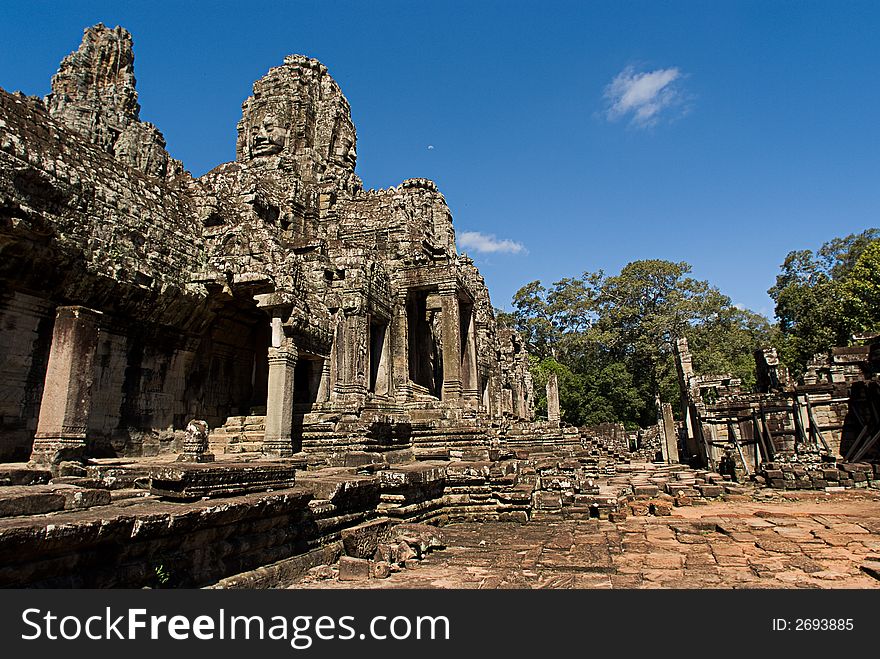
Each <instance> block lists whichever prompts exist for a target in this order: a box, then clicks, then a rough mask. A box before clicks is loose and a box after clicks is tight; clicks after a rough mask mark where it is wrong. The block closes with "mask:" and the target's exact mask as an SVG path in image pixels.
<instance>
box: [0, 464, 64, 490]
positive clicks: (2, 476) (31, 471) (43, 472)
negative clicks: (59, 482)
mask: <svg viewBox="0 0 880 659" xmlns="http://www.w3.org/2000/svg"><path fill="white" fill-rule="evenodd" d="M51 478H52V472H51V471H49V470H48V469H40V468H36V467H28V466H27V465H26V464H25V463H21V464H5V465H0V487H3V486H11V485H40V484H45V483H48V482H49V480H50V479H51Z"/></svg>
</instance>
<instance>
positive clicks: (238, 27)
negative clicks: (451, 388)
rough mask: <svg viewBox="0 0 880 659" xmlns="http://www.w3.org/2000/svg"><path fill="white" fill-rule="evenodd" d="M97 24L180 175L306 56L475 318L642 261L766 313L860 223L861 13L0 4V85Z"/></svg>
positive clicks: (23, 78) (871, 171) (869, 141)
mask: <svg viewBox="0 0 880 659" xmlns="http://www.w3.org/2000/svg"><path fill="white" fill-rule="evenodd" d="M99 21H102V22H104V23H105V24H107V25H110V26H114V25H117V24H118V25H123V26H124V27H126V28H128V29H129V30H130V31H131V32H132V35H133V37H134V42H135V57H136V59H135V73H136V76H137V80H138V92H139V97H140V103H141V108H142V109H141V118H142V119H144V120H146V121H151V122H153V123H155V124H156V125H157V126H158V127H159V128H160V130H162V132H163V133H164V135H165V137H166V139H167V142H168V148H169V151H170V152H171V153H172V155H173V156H174V157H177V158H180V159H181V160H183V161H184V163H185V165H186V166H187V168H188V169H190V170H191V171H192V172H193V173H194V174H196V175H200V174H202V173H204V172H205V171H207V170H209V169H211V168H212V167H214V166H216V165H217V164H220V163H222V162H226V161H229V160H233V159H234V157H235V125H236V122H237V121H238V119H239V117H240V112H241V103H242V101H243V100H244V99H245V98H246V97H247V96H248V95H249V93H250V89H251V84H252V83H253V81H254V80H256V79H257V78H259V77H261V76H262V75H263V74H264V73H265V72H266V71H267V70H268V69H269V68H270V67H272V66H276V65H278V64H280V63H281V62H282V59H283V57H284V55H286V54H289V53H302V54H305V55H309V56H312V57H317V58H318V59H320V60H321V61H322V62H323V63H324V64H326V65H327V66H328V68H329V69H330V72H331V74H332V75H333V76H334V77H335V78H336V80H337V81H338V82H339V83H340V85H341V87H342V89H343V91H344V93H345V94H346V96H347V98H348V99H349V101H350V103H351V106H352V114H353V118H354V121H355V125H356V126H357V130H358V173H359V174H360V176H361V178H362V179H363V180H364V184H365V186H366V187H376V188H378V187H387V186H390V185H395V184H397V183H399V182H400V181H402V180H403V179H406V178H411V177H427V178H431V179H433V180H435V181H436V182H437V183H438V185H439V186H440V189H441V190H442V191H443V193H444V194H445V196H446V199H447V201H448V203H449V205H450V207H451V208H452V212H453V216H454V218H455V224H456V229H457V232H458V236H459V242H460V243H462V242H466V243H468V244H469V245H470V247H469V249H468V252H469V253H470V254H471V255H472V256H473V257H474V258H475V259H476V261H477V263H478V265H479V266H480V269H481V271H482V272H483V274H484V275H485V277H486V280H487V282H488V284H489V287H490V291H491V293H492V298H493V302H494V303H495V304H496V306H500V307H505V308H509V306H510V299H511V296H512V294H513V293H514V292H515V291H516V290H517V289H518V288H519V287H520V286H521V285H523V284H525V283H527V282H529V281H531V280H534V279H540V280H542V281H543V282H545V283H550V282H553V281H555V280H557V279H559V278H562V277H566V276H574V275H577V274H579V273H580V272H583V271H584V270H597V269H600V268H601V269H604V270H605V271H606V272H612V273H616V272H617V271H618V270H619V269H620V268H621V267H622V266H623V265H625V264H626V263H627V262H629V261H631V260H635V259H643V258H663V259H670V260H675V261H679V260H683V261H687V262H689V263H691V264H692V265H693V267H694V274H695V275H696V276H697V277H699V278H701V279H708V280H709V281H710V282H711V283H713V284H714V285H716V286H718V287H719V288H720V289H721V290H722V291H723V292H725V293H726V294H728V295H729V296H730V297H731V298H732V299H733V301H734V302H735V303H737V304H740V305H744V306H747V307H749V308H752V309H754V310H756V311H759V312H762V313H765V314H771V315H772V302H771V300H770V299H769V298H768V297H767V295H766V290H767V288H769V287H770V286H771V285H772V284H773V282H774V279H775V276H776V273H777V272H778V268H779V264H780V263H781V262H782V261H783V259H784V258H785V255H786V253H787V252H788V251H789V250H792V249H804V248H815V247H818V246H819V245H820V244H821V243H823V242H824V241H826V240H828V239H830V238H832V237H834V236H839V235H845V234H848V233H851V232H854V231H861V230H863V229H865V228H867V227H870V226H877V225H880V217H878V215H880V214H878V210H880V121H878V119H880V76H878V72H877V65H878V63H880V38H878V36H877V35H878V34H880V3H877V2H873V1H871V2H783V1H781V0H776V1H773V2H767V1H761V2H722V1H718V2H654V1H646V2H586V1H580V2H553V1H552V0H551V1H548V2H542V3H537V2H534V1H530V2H517V1H511V0H508V1H506V2H454V1H451V0H450V1H438V2H421V3H413V2H411V1H410V2H383V1H381V0H373V1H371V2H366V1H363V2H329V1H323V2H320V1H315V2H277V1H276V2H272V3H262V2H251V3H242V2H228V3H225V2H213V3H204V4H199V3H197V2H187V3H170V2H152V3H150V4H147V3H124V2H119V1H117V2H103V3H97V2H76V3H74V2H51V3H45V2H18V1H14V0H5V1H4V2H3V3H2V5H0V25H2V26H3V30H2V33H3V39H2V40H0V87H3V88H4V89H6V90H8V91H14V90H22V91H24V92H25V93H28V94H35V95H41V96H42V95H45V94H46V93H47V92H48V90H49V80H50V77H51V76H52V74H53V73H54V72H55V70H56V68H57V65H58V62H59V61H60V60H61V59H62V58H63V57H64V56H65V55H67V54H68V53H69V52H71V51H73V50H75V49H76V47H77V46H78V44H79V41H80V38H81V36H82V30H83V28H85V27H86V26H88V25H92V24H94V23H97V22H99ZM429 147H432V148H429ZM465 233H468V236H467V239H466V240H462V238H463V237H464V234H465ZM491 236H494V237H495V242H492V241H491V240H488V239H487V238H486V237H491ZM505 241H506V242H505ZM499 243H500V245H499ZM493 247H497V251H494V252H491V251H490V252H487V251H478V249H480V248H481V249H483V250H486V249H491V248H493Z"/></svg>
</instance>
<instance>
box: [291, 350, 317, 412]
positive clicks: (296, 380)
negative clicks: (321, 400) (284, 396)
mask: <svg viewBox="0 0 880 659" xmlns="http://www.w3.org/2000/svg"><path fill="white" fill-rule="evenodd" d="M323 367H324V360H323V359H322V358H321V357H318V356H317V355H311V354H308V353H300V355H299V359H298V360H297V362H296V368H295V369H294V371H293V404H294V411H296V412H301V413H304V412H309V411H311V409H312V407H313V406H314V405H315V403H317V402H318V390H319V389H320V386H321V371H322V369H323Z"/></svg>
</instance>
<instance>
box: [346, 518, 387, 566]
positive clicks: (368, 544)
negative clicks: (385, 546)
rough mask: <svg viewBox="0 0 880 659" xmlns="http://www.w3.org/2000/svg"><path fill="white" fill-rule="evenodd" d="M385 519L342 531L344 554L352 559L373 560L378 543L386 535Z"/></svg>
mask: <svg viewBox="0 0 880 659" xmlns="http://www.w3.org/2000/svg"><path fill="white" fill-rule="evenodd" d="M388 528H389V523H388V520H387V519H376V520H372V521H370V522H365V523H363V524H358V525H357V526H353V527H351V528H348V529H343V530H342V546H343V547H345V553H346V555H348V556H352V557H354V558H366V559H369V558H373V556H375V554H376V551H377V550H378V548H379V541H380V540H381V539H382V538H384V537H385V536H386V535H387V533H388Z"/></svg>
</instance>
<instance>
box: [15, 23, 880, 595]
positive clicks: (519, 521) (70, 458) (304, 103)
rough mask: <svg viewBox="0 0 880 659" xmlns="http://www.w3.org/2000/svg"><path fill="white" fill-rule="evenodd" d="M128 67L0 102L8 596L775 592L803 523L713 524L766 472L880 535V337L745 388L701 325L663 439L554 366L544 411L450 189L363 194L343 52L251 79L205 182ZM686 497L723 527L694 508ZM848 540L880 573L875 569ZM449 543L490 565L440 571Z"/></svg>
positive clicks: (90, 37)
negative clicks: (602, 404)
mask: <svg viewBox="0 0 880 659" xmlns="http://www.w3.org/2000/svg"><path fill="white" fill-rule="evenodd" d="M133 67H134V56H133V50H132V40H131V37H130V35H129V34H128V32H126V31H125V30H123V29H121V28H118V27H117V28H114V29H108V28H106V27H104V26H102V25H98V26H95V27H93V28H89V29H87V30H86V31H85V36H84V38H83V41H82V45H81V46H80V48H79V50H77V51H76V52H74V53H73V54H71V55H70V56H68V57H67V58H65V59H64V61H63V62H62V63H61V67H60V69H59V71H58V73H57V75H56V76H55V77H54V78H53V79H52V92H51V93H50V94H49V95H48V97H47V98H46V99H45V100H43V99H39V98H33V97H27V96H24V95H22V94H19V93H14V94H13V93H8V92H6V91H3V90H2V89H0V587H9V586H15V587H23V586H28V587H130V588H131V587H135V588H141V587H151V588H153V587H221V588H224V587H229V588H237V587H287V586H298V585H301V584H303V585H314V583H316V582H318V581H320V582H321V583H323V584H324V585H327V586H328V587H332V586H334V585H336V584H337V582H348V581H359V580H368V579H369V580H375V579H386V580H387V581H388V582H394V584H395V585H399V584H400V583H401V579H402V580H403V583H408V584H410V585H416V586H419V587H423V586H424V585H425V584H426V582H425V581H420V580H419V579H420V577H419V573H420V571H421V570H422V569H423V568H424V569H425V572H424V573H422V574H429V575H430V574H431V570H432V569H434V570H435V573H434V574H435V576H433V577H430V576H429V577H427V578H428V579H429V582H427V583H430V585H432V586H436V585H441V586H442V585H451V586H455V587H460V586H466V587H475V586H474V584H475V583H476V584H478V585H477V586H476V587H484V586H485V587H493V586H494V587H512V586H514V585H515V586H517V587H519V586H526V587H542V588H543V587H594V586H595V587H612V586H613V587H627V588H629V587H641V585H642V584H643V583H644V584H646V585H648V586H650V587H654V586H655V585H656V584H658V583H660V584H662V585H664V586H672V587H695V586H700V585H706V586H711V587H718V584H719V583H721V580H722V578H723V579H724V581H723V583H725V584H733V585H743V584H745V585H749V584H752V585H754V584H755V583H758V584H760V585H765V584H767V583H769V584H770V585H774V584H775V585H777V586H778V585H785V584H789V583H792V582H791V580H790V578H791V577H792V575H791V574H789V573H788V572H784V573H783V572H781V575H782V576H781V577H780V579H779V580H778V581H775V582H774V581H772V579H773V578H774V577H773V576H772V574H771V572H773V570H770V568H769V567H768V565H776V564H777V563H778V561H777V560H776V558H774V557H773V556H772V555H771V554H772V553H773V552H774V551H775V549H774V548H778V547H779V543H780V540H784V541H785V542H786V543H788V545H786V547H787V548H786V549H783V550H781V551H785V552H788V551H789V550H791V551H794V550H795V549H792V545H793V541H792V537H793V536H789V535H786V536H785V537H784V538H783V537H781V536H780V538H776V537H775V536H770V535H769V534H770V533H771V532H770V531H767V530H766V527H768V526H771V522H768V521H764V520H759V521H758V523H757V526H754V525H751V522H754V520H749V519H747V520H745V521H741V520H738V513H736V514H735V516H736V517H737V519H734V520H733V521H731V520H727V519H722V518H721V517H719V516H718V515H721V514H725V515H727V514H728V513H730V507H731V506H734V505H736V502H749V501H752V500H755V499H756V498H757V499H759V500H760V497H762V496H764V495H763V490H766V489H768V488H765V487H763V486H764V485H769V486H770V487H771V488H775V489H777V490H779V489H783V490H789V489H806V488H807V487H809V488H812V489H821V490H823V494H824V493H825V492H824V491H829V494H830V490H838V489H839V490H843V489H847V490H848V491H861V493H862V494H863V495H865V497H866V502H865V506H866V507H867V506H868V505H874V510H875V513H872V515H873V517H871V518H870V519H868V520H867V522H865V523H864V524H865V526H864V527H863V528H862V532H863V536H870V538H871V539H872V540H873V541H874V542H875V543H876V538H877V534H878V533H880V518H878V517H877V516H876V502H877V501H880V494H878V493H877V492H876V491H877V490H880V464H878V459H877V458H878V450H880V448H878V441H880V416H878V413H877V411H878V409H880V393H878V392H880V386H878V382H880V359H878V355H880V337H875V338H876V339H877V340H875V341H874V342H873V343H872V344H871V345H870V347H862V348H859V349H858V350H856V351H855V352H853V351H852V350H849V349H848V350H849V351H847V350H844V351H837V352H835V353H833V354H831V355H828V356H827V358H825V359H824V361H823V360H820V361H819V362H817V363H816V364H815V365H814V368H812V369H811V371H810V374H809V375H810V378H811V381H810V382H805V383H803V385H799V386H798V387H794V386H793V385H791V384H790V383H789V382H788V378H787V375H786V374H785V373H784V370H783V369H781V368H780V367H779V365H778V360H776V359H775V356H774V355H772V354H771V353H769V352H767V353H761V355H760V356H759V357H760V358H759V362H760V364H759V365H761V368H759V380H760V383H761V387H762V391H761V392H749V393H743V392H741V391H739V390H738V389H737V383H736V382H735V381H733V380H732V379H731V378H729V377H725V376H718V377H715V376H698V375H695V374H694V370H693V364H692V363H691V360H690V354H689V352H688V350H687V344H686V341H684V340H682V342H680V343H679V350H678V355H677V356H678V365H679V372H680V376H681V387H682V412H683V413H682V415H681V419H683V421H677V420H676V419H675V416H674V413H673V407H672V405H671V403H670V402H669V401H666V402H662V401H660V400H659V398H658V401H657V402H658V424H657V426H655V427H653V428H648V429H639V430H636V429H627V428H625V427H624V426H623V425H622V424H620V423H607V424H602V425H600V426H597V427H594V428H574V427H571V426H569V425H567V424H566V423H565V421H564V420H565V409H564V405H562V403H561V401H560V395H559V383H558V380H557V377H556V375H552V376H551V377H550V378H548V381H547V382H546V400H547V418H546V420H544V419H541V420H536V419H535V401H534V392H533V382H532V378H531V375H530V371H529V356H528V354H527V352H526V350H525V347H524V343H523V342H522V340H521V337H520V336H519V335H518V334H517V333H516V332H514V331H512V330H511V329H509V328H504V327H500V326H499V325H498V324H497V323H496V319H495V316H494V313H493V307H492V304H491V301H490V298H489V292H488V290H487V289H486V285H485V282H484V281H483V278H482V277H481V276H480V273H479V271H478V270H477V268H476V267H475V266H474V263H473V261H472V260H471V259H469V258H467V257H466V256H465V255H462V254H459V253H458V251H457V248H456V244H455V232H454V229H453V224H452V217H451V215H450V212H449V208H448V207H447V205H446V202H445V200H444V198H443V196H442V195H441V194H440V192H439V191H438V189H437V187H436V185H435V184H434V183H433V182H431V181H429V180H426V179H421V178H413V179H409V180H406V181H404V182H402V183H401V184H400V185H398V186H397V187H393V188H389V189H386V190H364V188H363V186H362V184H361V180H360V179H359V178H358V176H357V174H356V173H355V164H356V135H355V128H354V125H353V123H352V120H351V114H350V110H349V106H348V102H347V101H346V99H345V97H344V96H343V94H342V92H341V90H340V89H339V87H338V85H337V84H336V83H335V82H334V81H333V79H332V78H331V77H330V76H329V74H328V72H327V69H326V68H325V67H324V66H323V65H322V64H320V63H319V62H317V61H315V60H313V59H309V58H307V57H303V56H299V55H292V56H290V57H287V58H286V59H285V60H284V62H283V64H281V65H280V66H277V67H275V68H273V69H271V70H270V71H269V72H268V73H267V74H266V75H265V76H264V77H263V78H262V79H260V80H259V81H257V82H256V83H255V84H254V87H253V95H252V96H251V97H250V98H248V99H247V100H246V101H245V103H244V105H243V107H242V118H241V121H240V122H239V124H238V140H237V145H236V159H235V162H230V163H226V164H222V165H219V166H218V167H216V168H214V169H213V170H212V171H210V172H208V173H207V174H205V175H204V176H202V177H200V178H198V179H196V178H193V177H192V176H191V175H190V174H189V173H188V172H187V171H186V170H185V169H184V166H183V164H182V163H181V162H179V161H177V160H175V159H173V158H171V157H170V156H169V154H168V152H167V151H166V148H165V140H164V138H163V137H162V134H161V133H160V132H159V130H158V129H157V128H156V127H155V126H153V125H151V124H149V123H146V122H142V121H141V120H140V115H139V113H140V107H139V104H138V97H137V92H136V91H135V78H134V68H133ZM844 426H845V428H844ZM820 448H821V450H820ZM789 449H792V450H791V451H789ZM764 451H766V455H765V453H764ZM722 453H725V455H724V456H723V457H724V458H726V457H727V455H726V453H732V455H733V457H734V458H735V459H734V463H733V464H732V463H730V461H729V460H725V461H724V465H722V464H721V458H722V455H721V454H722ZM786 453H791V454H792V455H791V456H789V459H788V460H787V461H786V460H783V457H784V456H785V454H786ZM693 456H696V457H697V458H700V460H699V461H698V462H699V464H697V463H694V465H692V466H693V467H696V468H692V467H689V466H687V465H686V464H685V463H686V462H688V461H689V459H690V458H691V457H693ZM807 458H810V459H811V462H810V464H809V467H810V469H809V470H808V469H807V468H806V466H805V465H806V460H807ZM813 458H814V459H813ZM850 461H851V462H850ZM863 461H864V462H863ZM731 464H732V466H731ZM722 467H723V468H722ZM716 468H717V471H716ZM759 469H760V470H761V472H760V474H758V473H756V472H757V471H758V470H759ZM721 472H723V473H721ZM750 472H751V473H750ZM850 493H851V492H847V493H846V494H847V495H849V494H850ZM868 495H870V497H868ZM849 500H850V499H844V503H845V502H846V501H849ZM694 503H699V504H701V505H703V506H705V508H704V510H706V511H707V512H706V515H705V516H706V520H702V519H696V517H698V516H699V513H698V512H694V511H693V510H692V511H690V513H689V515H688V516H689V517H691V518H692V521H690V522H688V521H687V520H683V519H682V518H681V516H679V517H677V518H673V516H674V512H673V511H674V510H676V509H678V508H680V507H681V506H690V505H692V504H694ZM768 505H769V504H768ZM829 505H830V507H829V508H828V509H827V510H824V511H822V513H823V514H822V515H820V516H818V517H817V518H816V519H815V520H812V522H811V524H812V528H814V529H815V532H816V533H817V534H820V535H817V538H821V537H825V536H823V535H821V534H823V533H824V531H823V530H822V529H825V530H827V529H826V525H828V524H829V523H830V524H836V523H837V522H835V521H834V520H833V519H832V520H831V521H830V522H829V519H831V518H830V517H829V515H831V514H836V513H834V511H835V510H836V509H835V508H834V505H836V504H833V505H832V504H829ZM859 505H861V504H859ZM799 514H800V513H799ZM629 516H632V517H633V518H639V519H628V517H629ZM649 517H650V518H651V519H650V520H648V519H647V518H649ZM667 518H668V522H667V521H664V520H667ZM772 519H777V518H776V517H773V518H772ZM838 521H839V522H840V524H841V525H842V527H843V528H845V529H849V531H847V533H849V532H851V531H852V528H853V527H854V526H855V524H853V523H851V521H852V518H851V517H841V518H840V519H839V520H838ZM747 522H749V523H748V524H747ZM779 524H780V526H781V527H782V526H783V522H782V521H780V522H779ZM441 526H442V527H444V528H443V529H442V530H441V529H440V528H439V527H441ZM820 527H821V528H820ZM716 528H717V529H718V531H717V532H716V531H715V529H716ZM785 528H788V526H787V525H786V526H785ZM828 528H831V527H828ZM709 529H712V530H711V531H709ZM722 531H723V532H722ZM753 531H754V532H755V533H761V534H764V535H762V536H761V537H760V538H759V537H758V536H757V535H755V536H753V535H751V533H752V532H753ZM445 534H448V535H445ZM728 535H729V536H731V537H727V536H728ZM707 536H711V542H712V543H713V547H714V552H715V553H714V554H710V553H708V552H704V553H701V554H700V555H696V554H695V553H694V552H693V550H694V549H695V548H696V549H705V548H706V547H708V542H709V540H708V539H707ZM722 536H723V537H722ZM444 537H445V538H448V539H449V540H450V542H449V543H446V542H445V540H444ZM734 537H735V538H736V543H740V542H741V541H743V538H745V540H744V541H745V543H746V544H747V545H749V546H750V552H751V554H754V556H751V555H750V560H751V559H752V558H753V559H754V565H755V567H754V575H752V573H748V574H745V575H744V574H743V572H748V571H747V570H744V569H741V568H742V566H744V565H745V563H744V561H746V558H745V555H743V556H742V557H739V556H736V557H734V558H735V559H736V560H735V561H726V560H725V559H726V558H730V556H731V554H730V552H731V551H732V548H731V545H732V544H733V543H734V539H733V538H734ZM798 537H800V536H798ZM840 537H841V536H840V534H835V535H834V537H833V538H829V539H828V542H827V544H828V545H829V547H828V548H827V551H829V552H831V554H832V558H836V559H839V560H834V565H835V566H837V567H835V569H839V565H840V564H841V563H844V562H846V564H847V565H848V568H847V569H849V570H850V572H853V574H849V575H848V577H847V581H846V582H845V583H846V585H849V586H853V587H864V586H865V583H866V581H868V582H870V580H871V579H873V577H870V576H865V574H869V573H870V574H880V560H874V558H869V560H865V561H864V564H863V565H861V566H859V565H858V563H857V561H859V562H860V561H862V560H863V559H865V558H866V556H867V552H868V547H867V545H862V548H863V549H864V551H861V550H860V549H859V548H858V547H856V545H857V544H858V543H857V542H855V541H853V542H850V543H841V541H840V540H839V538H840ZM655 541H656V543H657V544H656V545H655V544H653V543H654V542H655ZM762 542H764V543H765V545H766V550H765V549H764V548H763V547H762V546H761V543H762ZM822 542H824V541H822ZM444 544H449V545H450V547H449V548H448V551H449V552H450V553H448V554H447V556H452V557H453V558H452V559H450V560H452V561H453V565H454V566H455V567H457V568H461V565H462V564H461V561H462V560H464V562H465V565H467V561H468V560H471V559H473V558H475V559H476V561H477V566H476V567H474V568H473V569H470V568H468V569H464V568H461V569H450V567H451V566H450V564H449V563H441V562H440V561H437V562H436V563H435V564H431V561H422V558H423V557H424V555H425V554H426V553H427V552H430V551H434V550H438V549H439V550H442V547H443V545H444ZM814 544H816V543H815V542H814V541H813V540H810V542H809V543H807V542H804V551H810V550H811V548H812V547H813V545H814ZM716 545H717V546H716ZM844 545H845V547H844ZM832 546H833V547H839V549H837V550H835V549H833V547H832ZM797 550H798V551H800V549H797ZM823 551H825V549H824V548H823ZM462 552H464V553H462ZM678 552H681V553H680V554H679V553H678ZM716 556H717V564H718V565H717V566H716V565H715V562H716ZM823 556H824V555H823ZM804 558H805V557H804ZM823 560H824V559H823ZM707 563H711V568H712V570H713V571H712V572H711V573H710V572H709V571H707V570H706V567H707ZM664 566H665V567H664ZM797 566H801V567H803V566H806V567H803V569H804V570H806V569H809V570H810V573H811V574H812V573H813V572H815V573H816V574H821V572H816V571H817V570H820V566H818V565H817V564H816V565H813V564H811V563H810V562H809V561H805V560H802V561H800V562H798V563H797V564H796V566H795V567H793V568H792V569H795V568H796V569H800V568H797ZM716 567H717V571H718V573H717V574H716V573H715V572H714V570H716ZM655 568H657V569H655ZM778 569H779V570H780V571H781V570H783V567H782V566H780V567H779V568H778ZM785 569H788V568H787V567H786V568H785ZM859 569H861V570H862V572H864V573H865V574H862V573H860V572H859ZM437 570H440V572H441V574H439V575H437V574H436V571H437ZM725 570H726V572H723V571H725ZM871 571H873V572H871ZM722 572H723V575H722ZM768 574H769V575H770V576H768ZM832 574H836V573H832ZM474 575H478V576H476V577H474ZM480 575H482V576H480ZM794 576H795V577H797V578H799V579H800V578H801V577H803V579H804V580H805V581H804V583H805V584H807V585H809V586H810V587H813V586H816V585H822V584H824V583H825V581H823V580H822V579H819V577H816V578H815V579H813V578H812V577H810V576H809V575H807V574H806V573H804V574H803V575H794ZM826 576H827V575H826ZM782 577H785V578H786V579H789V581H783V580H782ZM461 578H463V579H464V580H465V581H464V583H462V582H461V581H456V579H461ZM823 578H824V577H823ZM828 578H837V577H833V576H832V577H828ZM395 579H398V580H397V581H395ZM450 579H451V580H450ZM474 579H475V580H476V581H474ZM375 583H376V582H375V581H374V584H375ZM343 585H344V584H343Z"/></svg>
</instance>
